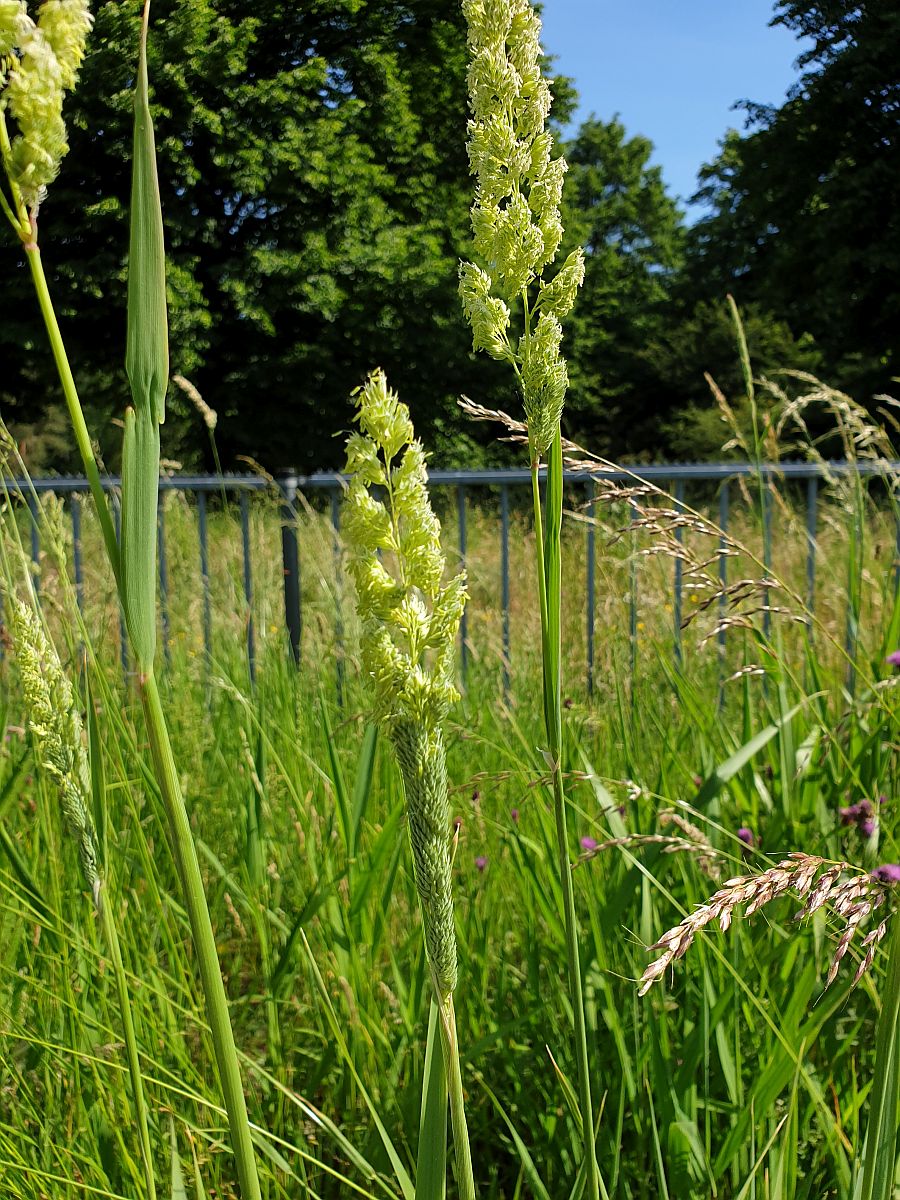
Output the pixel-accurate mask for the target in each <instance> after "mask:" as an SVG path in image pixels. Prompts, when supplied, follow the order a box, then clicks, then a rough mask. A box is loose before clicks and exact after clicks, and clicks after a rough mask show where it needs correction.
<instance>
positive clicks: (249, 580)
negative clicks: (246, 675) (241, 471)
mask: <svg viewBox="0 0 900 1200" xmlns="http://www.w3.org/2000/svg"><path fill="white" fill-rule="evenodd" d="M240 500H241V552H242V555H243V567H244V600H245V602H246V604H247V667H248V669H249V671H250V683H251V684H254V683H256V635H255V632H254V629H253V565H252V560H251V557H250V501H249V498H248V496H247V492H246V491H244V490H242V491H241V494H240Z"/></svg>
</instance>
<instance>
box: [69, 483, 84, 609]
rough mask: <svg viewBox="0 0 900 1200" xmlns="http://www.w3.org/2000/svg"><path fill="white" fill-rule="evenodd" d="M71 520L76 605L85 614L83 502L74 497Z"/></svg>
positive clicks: (70, 504) (70, 506)
mask: <svg viewBox="0 0 900 1200" xmlns="http://www.w3.org/2000/svg"><path fill="white" fill-rule="evenodd" d="M69 518H70V520H71V522H72V566H73V568H74V570H75V603H76V604H77V605H78V611H79V612H80V613H84V566H83V563H82V561H81V501H80V500H79V499H78V496H77V495H73V496H72V498H71V500H70V501H69Z"/></svg>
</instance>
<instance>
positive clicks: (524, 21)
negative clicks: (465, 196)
mask: <svg viewBox="0 0 900 1200" xmlns="http://www.w3.org/2000/svg"><path fill="white" fill-rule="evenodd" d="M463 12H464V13H465V16H466V19H467V21H468V31H469V35H468V41H469V52H470V55H471V61H470V64H469V71H468V84H469V107H470V109H471V113H472V116H471V119H470V121H469V124H468V133H469V141H468V150H469V163H470V167H471V170H472V173H473V174H474V175H475V176H476V178H477V189H476V193H475V203H474V204H473V206H472V231H473V234H474V250H475V253H476V255H477V256H478V258H479V259H480V260H481V262H482V264H483V266H477V265H476V264H474V263H471V262H463V263H461V264H460V268H459V290H460V296H461V297H462V302H463V307H464V309H465V313H466V318H467V320H468V321H469V324H470V325H471V327H472V344H473V348H474V349H475V350H485V351H486V352H487V353H488V354H490V356H491V357H492V358H496V359H499V360H501V361H505V362H509V363H511V364H512V366H513V368H514V370H515V373H516V377H517V380H518V384H519V389H520V391H521V394H522V401H523V404H524V406H525V413H526V415H527V418H528V436H529V446H530V450H531V456H532V459H535V458H540V457H542V456H543V455H545V454H546V453H547V451H548V450H549V449H550V446H551V444H552V442H553V438H554V436H555V434H556V431H557V430H558V428H559V423H560V419H561V417H562V410H563V403H564V401H565V395H566V389H567V387H568V382H569V377H568V371H567V368H566V362H565V359H564V358H563V357H562V354H561V352H560V347H561V343H562V324H561V322H562V320H563V318H564V317H565V316H566V314H567V313H568V312H569V311H570V309H571V308H572V305H573V304H574V303H575V297H576V295H577V292H578V289H579V287H580V286H581V284H582V282H583V280H584V252H583V251H582V250H581V248H580V247H579V248H578V249H576V250H573V251H572V253H571V254H570V255H569V256H568V258H567V259H566V261H565V263H564V264H563V266H562V267H561V268H560V269H559V271H557V273H556V274H555V275H554V276H553V277H552V278H549V279H545V278H544V272H545V271H546V269H547V268H548V267H549V266H551V265H552V263H553V262H554V260H555V259H556V255H557V252H558V250H559V245H560V242H561V241H562V236H563V227H562V222H561V220H560V211H559V208H560V201H561V199H562V188H563V181H564V179H565V175H566V170H567V165H566V160H565V159H564V158H562V157H557V158H553V157H552V152H553V137H552V134H551V133H550V132H549V130H547V129H545V127H544V126H545V123H546V120H547V116H548V115H549V112H550V106H551V103H552V98H551V93H550V85H549V84H548V83H547V81H546V80H545V79H544V78H543V75H542V74H541V62H540V60H541V44H540V29H541V25H540V21H539V19H538V16H537V14H536V13H535V11H534V9H533V8H532V7H531V5H530V4H529V3H528V0H463ZM519 305H520V306H521V314H520V315H521V334H520V335H519V336H518V337H515V335H514V333H513V331H512V306H519Z"/></svg>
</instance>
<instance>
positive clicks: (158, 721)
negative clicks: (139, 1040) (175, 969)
mask: <svg viewBox="0 0 900 1200" xmlns="http://www.w3.org/2000/svg"><path fill="white" fill-rule="evenodd" d="M140 692H141V703H142V705H143V708H144V717H145V720H146V722H147V732H148V734H149V737H150V750H151V753H152V755H153V765H154V768H155V774H156V779H157V783H158V784H159V788H160V792H161V794H162V798H163V803H164V804H165V807H166V812H167V815H168V818H169V826H170V832H171V844H172V853H173V855H174V858H175V864H176V867H177V869H178V875H179V878H180V880H181V886H182V891H183V894H184V902H185V908H186V909H187V913H188V919H189V920H190V923H191V933H192V935H193V941H194V948H195V949H196V952H197V961H198V965H199V967H200V978H201V980H202V983H203V993H204V996H205V998H206V1015H207V1019H208V1021H209V1027H210V1032H211V1033H212V1039H213V1050H214V1053H215V1056H216V1065H217V1067H218V1069H219V1082H220V1085H221V1088H222V1097H223V1100H224V1102H225V1109H226V1112H227V1113H228V1125H229V1128H230V1130H231V1140H232V1150H233V1152H234V1157H235V1162H236V1165H237V1173H238V1181H239V1183H240V1187H241V1195H242V1197H243V1200H261V1195H260V1189H259V1177H258V1175H257V1170H256V1157H255V1155H254V1151H253V1141H252V1139H251V1136H250V1123H249V1120H248V1117H247V1104H246V1101H245V1099H244V1090H243V1084H242V1081H241V1071H240V1066H239V1064H238V1057H237V1050H236V1048H235V1044H234V1033H233V1031H232V1028H231V1018H230V1016H229V1013H228V998H227V996H226V995H225V985H224V984H223V982H222V974H221V971H220V969H219V956H218V953H217V951H216V939H215V935H214V934H213V928H212V922H211V921H210V917H209V907H208V906H207V903H206V892H205V891H204V888H203V877H202V875H201V874H200V864H199V862H198V861H197V850H196V847H195V845H194V839H193V836H192V834H191V826H190V821H189V820H188V814H187V809H186V808H185V804H184V797H183V796H182V794H181V785H180V783H179V781H178V772H177V770H176V768H175V759H174V757H173V754H172V746H171V743H170V742H169V731H168V729H167V727H166V720H165V716H164V714H163V708H162V702H161V700H160V695H159V688H158V686H157V683H156V677H155V676H154V675H153V674H150V675H147V676H145V677H143V678H142V679H141V681H140Z"/></svg>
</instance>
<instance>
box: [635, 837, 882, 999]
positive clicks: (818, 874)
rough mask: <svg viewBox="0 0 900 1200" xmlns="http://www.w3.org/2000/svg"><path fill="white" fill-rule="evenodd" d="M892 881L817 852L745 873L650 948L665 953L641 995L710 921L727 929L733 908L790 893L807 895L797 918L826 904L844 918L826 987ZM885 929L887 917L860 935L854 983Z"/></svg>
mask: <svg viewBox="0 0 900 1200" xmlns="http://www.w3.org/2000/svg"><path fill="white" fill-rule="evenodd" d="M889 887H890V885H889V884H886V882H885V879H884V878H883V877H882V876H880V875H879V874H878V873H877V871H876V872H872V873H871V874H866V873H865V872H863V871H861V870H860V869H859V868H858V867H854V866H853V865H852V864H851V863H846V862H837V863H829V862H828V861H827V860H825V859H824V858H819V857H818V856H817V855H813V854H804V853H803V852H802V851H796V852H795V853H793V854H791V855H789V856H788V857H787V858H785V859H783V860H782V861H781V862H779V863H776V865H775V866H774V867H769V868H768V869H767V870H765V871H760V872H759V873H758V874H756V875H741V876H738V877H736V878H734V879H729V880H727V881H726V882H725V883H724V884H723V885H722V887H721V888H719V890H718V891H717V892H715V893H714V894H713V895H712V896H711V897H710V898H709V900H707V901H706V903H705V904H700V905H698V907H697V908H696V909H694V911H693V912H692V913H690V914H689V915H688V916H686V917H685V918H684V920H683V921H680V922H679V923H678V924H677V925H675V926H673V928H672V929H669V930H667V932H666V933H664V934H663V936H662V937H661V938H660V939H659V941H657V942H654V944H653V945H652V946H650V947H649V949H650V950H651V951H653V950H660V951H662V953H661V954H660V955H659V956H658V957H657V958H655V959H654V960H653V962H651V963H650V965H649V966H648V967H647V969H646V970H645V971H644V973H643V975H642V976H641V980H640V987H639V988H638V995H639V996H643V995H645V994H646V993H647V992H648V991H649V990H650V988H651V987H652V986H653V984H654V983H655V982H656V981H657V980H658V979H660V978H662V976H663V975H665V973H666V971H667V970H668V969H669V967H671V966H672V964H673V963H675V962H676V961H677V960H678V959H679V958H683V957H684V955H685V954H686V953H687V951H688V950H689V949H690V947H691V945H692V944H693V942H694V938H695V937H696V936H697V934H698V933H699V932H700V931H701V930H702V929H705V928H706V926H707V925H710V924H712V923H713V922H715V921H718V923H719V926H720V928H721V929H722V931H723V933H724V932H725V931H727V930H728V928H729V927H730V925H731V921H732V918H733V916H734V913H735V910H736V909H737V908H739V907H740V906H742V905H745V906H746V907H745V914H746V915H747V916H752V915H753V913H755V912H757V911H758V910H759V909H761V908H762V907H763V906H764V905H766V904H770V903H771V902H772V901H773V900H777V899H778V898H779V897H780V896H783V895H785V894H786V893H787V892H794V893H796V894H797V895H799V896H802V897H805V899H804V903H803V906H802V907H801V909H800V911H799V912H798V913H797V914H796V916H795V920H798V921H799V920H802V918H804V917H808V916H811V915H812V914H813V913H814V912H816V911H817V910H818V909H820V908H822V907H823V905H826V904H827V905H828V906H829V907H830V908H831V909H832V911H833V912H834V913H836V914H837V915H838V916H839V917H841V918H842V919H843V921H844V928H843V931H842V932H841V936H840V938H839V939H838V943H837V946H836V947H835V952H834V955H833V957H832V961H831V965H830V967H829V969H828V974H827V976H826V987H830V986H831V984H832V983H833V982H834V980H835V979H836V977H837V973H838V969H839V967H840V964H841V961H842V960H843V958H844V956H845V955H846V954H847V951H848V950H849V949H850V946H851V944H852V942H853V940H854V939H855V938H856V936H857V934H858V933H859V932H860V930H861V927H862V926H863V924H864V923H865V922H866V921H867V920H868V919H869V917H870V916H871V915H872V913H873V912H874V911H875V909H877V908H879V907H880V906H881V905H882V904H883V903H884V902H885V899H886V897H887V894H888V890H889ZM886 928H887V918H885V919H884V920H882V921H881V922H880V923H879V924H878V925H876V926H874V927H873V928H872V929H871V930H870V931H869V932H868V933H866V934H865V935H864V936H863V937H862V938H861V939H860V944H861V947H862V948H863V950H864V951H865V953H864V954H863V957H862V959H861V961H860V963H859V966H858V967H857V970H856V974H855V976H854V980H853V982H854V984H855V983H858V982H859V980H860V979H861V978H862V976H863V975H864V973H865V972H866V971H867V970H868V968H869V967H870V966H871V964H872V960H873V958H874V956H875V950H876V948H877V946H878V943H879V942H880V941H881V940H882V938H883V937H884V934H885V930H886Z"/></svg>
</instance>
